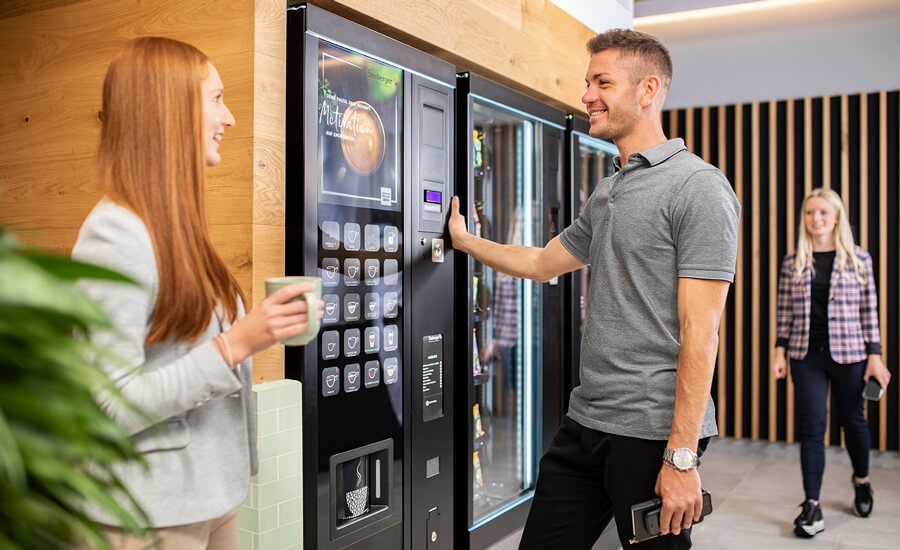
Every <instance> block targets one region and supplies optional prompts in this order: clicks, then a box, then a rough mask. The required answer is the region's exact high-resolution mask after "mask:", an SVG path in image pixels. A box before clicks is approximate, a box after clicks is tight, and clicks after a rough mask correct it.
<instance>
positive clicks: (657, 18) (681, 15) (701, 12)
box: [634, 0, 825, 28]
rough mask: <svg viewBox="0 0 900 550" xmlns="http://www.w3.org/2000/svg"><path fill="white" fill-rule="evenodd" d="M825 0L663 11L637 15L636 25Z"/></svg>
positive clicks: (768, 1)
mask: <svg viewBox="0 0 900 550" xmlns="http://www.w3.org/2000/svg"><path fill="white" fill-rule="evenodd" d="M823 1H825V0H757V1H755V2H745V3H742V4H732V5H728V6H716V7H714V8H701V9H696V10H687V11H679V12H674V13H661V14H658V15H647V16H644V17H635V18H634V26H635V28H637V27H647V26H652V25H662V24H665V23H678V22H681V21H689V20H691V19H702V18H705V17H719V16H723V15H736V14H741V13H747V12H752V11H760V10H768V9H774V8H783V7H787V6H794V5H801V4H816V3H821V2H823Z"/></svg>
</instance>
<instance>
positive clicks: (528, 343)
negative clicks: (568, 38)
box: [456, 74, 565, 548]
mask: <svg viewBox="0 0 900 550" xmlns="http://www.w3.org/2000/svg"><path fill="white" fill-rule="evenodd" d="M457 115H458V120H459V122H458V123H457V139H458V151H459V154H458V156H457V158H458V162H459V164H458V170H457V171H458V173H459V174H460V176H459V177H460V183H459V186H458V187H459V189H458V193H459V195H460V199H461V202H460V204H461V209H463V210H464V214H465V215H466V220H467V222H468V225H469V231H470V232H471V233H474V234H476V235H479V236H481V237H484V238H487V239H490V240H493V241H497V242H502V243H507V244H518V245H524V246H543V245H545V244H546V243H547V242H549V241H550V239H552V238H553V237H554V236H555V235H557V234H558V233H559V231H560V230H561V227H560V223H561V221H562V215H563V214H564V211H563V140H564V137H565V114H564V113H563V112H562V111H559V110H557V109H554V108H551V107H549V106H547V105H545V104H543V103H540V102H538V101H536V100H534V99H532V98H530V97H527V96H525V95H523V94H520V93H518V92H515V91H513V90H511V89H509V88H506V87H504V86H501V85H499V84H496V83H494V82H491V81H490V80H487V79H485V78H481V77H479V76H477V75H472V74H463V75H460V77H459V80H458V85H457ZM456 270H457V284H456V292H457V293H458V294H459V298H458V299H457V302H458V303H463V304H464V305H465V307H464V308H460V309H458V310H457V311H458V317H459V322H458V324H457V339H458V340H457V348H458V349H459V352H458V353H459V354H460V355H461V357H459V358H458V359H457V363H458V364H459V365H460V367H461V368H459V369H458V370H457V372H456V382H457V384H456V387H457V388H458V394H457V402H458V403H459V410H458V412H457V427H458V429H457V445H456V447H457V448H456V452H457V456H458V459H457V463H458V465H459V466H458V469H457V478H458V480H459V481H458V483H457V484H456V491H457V503H456V520H457V531H458V534H457V541H458V543H459V547H460V548H486V547H488V546H490V545H491V544H493V543H495V542H497V541H499V540H501V539H503V538H504V537H506V536H508V535H510V534H511V533H514V532H516V531H518V530H520V529H522V527H523V526H524V523H525V518H526V516H527V513H528V510H529V509H530V505H531V498H532V495H533V492H534V484H535V481H536V479H537V466H538V461H539V459H540V456H541V454H542V453H543V452H544V450H545V449H546V448H547V446H548V445H549V442H550V438H552V437H553V435H554V433H555V432H556V430H557V428H558V426H559V423H560V422H561V420H562V416H563V414H564V413H565V410H564V408H563V407H564V406H563V402H564V389H565V388H564V386H563V371H564V369H563V354H564V349H565V344H564V342H565V336H564V332H563V324H564V323H563V312H564V302H565V295H564V293H563V290H562V289H563V285H562V283H561V280H553V281H550V282H549V283H545V284H541V283H538V282H535V281H530V280H523V279H518V278H514V277H511V276H509V275H506V274H503V273H500V272H497V271H495V270H493V269H491V268H490V267H489V266H487V265H484V264H482V263H480V262H477V261H475V260H474V259H472V258H469V257H466V256H460V257H459V258H457V266H456Z"/></svg>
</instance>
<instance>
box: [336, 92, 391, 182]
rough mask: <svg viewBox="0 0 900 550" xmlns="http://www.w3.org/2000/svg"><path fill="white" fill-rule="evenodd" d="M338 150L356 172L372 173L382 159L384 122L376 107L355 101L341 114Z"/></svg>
mask: <svg viewBox="0 0 900 550" xmlns="http://www.w3.org/2000/svg"><path fill="white" fill-rule="evenodd" d="M341 150H342V152H343V153H344V159H346V161H347V164H349V165H350V167H351V168H353V170H355V171H356V172H357V173H359V174H363V175H365V174H371V173H372V172H374V171H375V170H378V167H379V166H381V161H382V160H383V159H384V125H383V124H382V122H381V117H379V116H378V112H377V111H375V108H374V107H372V106H371V105H369V104H368V103H366V102H365V101H354V102H353V103H351V104H350V105H349V106H348V107H347V110H346V111H344V116H343V117H342V118H341Z"/></svg>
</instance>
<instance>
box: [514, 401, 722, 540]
mask: <svg viewBox="0 0 900 550" xmlns="http://www.w3.org/2000/svg"><path fill="white" fill-rule="evenodd" d="M708 443H709V438H706V439H703V440H702V441H701V442H700V452H702V451H703V449H705V448H706V445H707V444H708ZM665 446H666V442H665V441H648V440H645V439H636V438H633V437H625V436H620V435H612V434H607V433H603V432H598V431H596V430H591V429H589V428H585V427H583V426H581V425H580V424H578V423H576V422H575V421H574V420H571V419H570V418H569V417H565V418H564V419H563V422H562V425H561V426H560V428H559V431H558V432H557V433H556V436H555V437H554V438H553V442H552V443H551V444H550V449H548V450H547V454H545V455H544V457H543V458H542V459H541V465H540V470H539V472H538V480H537V487H536V489H535V494H534V500H533V501H532V503H531V511H530V512H529V513H528V520H527V521H526V522H525V531H524V533H523V534H522V542H521V543H520V544H519V549H520V550H524V549H532V548H541V549H545V548H563V549H565V550H579V549H584V550H589V549H590V548H591V547H592V546H593V545H594V543H595V542H596V541H597V539H598V538H599V537H600V534H601V533H602V532H603V529H604V528H605V527H606V525H607V524H608V523H609V520H610V519H612V518H613V516H615V518H616V527H617V528H618V531H619V540H620V541H621V542H622V547H623V548H629V549H630V548H641V549H663V548H665V549H667V550H671V549H681V548H690V547H691V532H690V529H682V530H681V533H680V534H679V535H678V536H675V535H671V534H670V535H667V536H664V537H657V538H655V539H651V540H648V541H646V542H643V543H641V544H640V545H634V544H629V543H628V541H629V539H631V537H632V534H633V533H632V528H631V505H632V504H637V503H639V502H643V501H645V500H649V499H651V498H653V497H655V496H656V494H655V493H654V492H653V489H654V486H655V485H656V476H657V475H658V474H659V469H660V468H661V467H662V452H663V449H664V448H665Z"/></svg>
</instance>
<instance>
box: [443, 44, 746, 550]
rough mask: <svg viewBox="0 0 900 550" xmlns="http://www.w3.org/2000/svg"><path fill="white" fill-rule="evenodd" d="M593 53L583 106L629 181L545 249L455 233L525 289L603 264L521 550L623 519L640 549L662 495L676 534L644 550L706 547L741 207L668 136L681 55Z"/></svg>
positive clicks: (608, 188)
mask: <svg viewBox="0 0 900 550" xmlns="http://www.w3.org/2000/svg"><path fill="white" fill-rule="evenodd" d="M588 49H589V50H590V52H591V59H590V63H589V65H588V70H587V75H586V78H585V81H586V83H587V91H586V92H585V94H584V96H583V97H582V99H581V100H582V102H584V104H585V105H586V107H587V112H588V114H589V115H590V124H591V129H590V133H591V135H592V136H594V137H598V138H602V139H607V140H612V141H613V142H615V144H616V146H617V147H618V150H619V157H618V158H617V160H616V165H617V168H619V171H618V172H617V173H616V174H615V175H613V176H610V177H608V178H605V179H603V180H602V181H601V182H600V183H599V184H598V186H597V189H596V190H595V192H594V193H593V195H591V197H590V199H589V201H588V203H587V204H586V206H585V208H584V210H583V211H582V212H581V214H580V216H579V218H578V219H577V220H576V221H575V222H574V223H573V224H572V225H571V226H569V227H568V228H566V229H565V231H563V232H562V233H561V234H560V235H559V236H557V237H554V238H553V240H551V241H550V242H549V243H548V244H547V245H546V246H545V247H543V248H536V247H522V246H514V245H501V244H497V243H494V242H491V241H488V240H485V239H481V238H479V237H476V236H474V235H471V234H469V233H468V232H467V231H466V225H465V220H464V218H463V217H462V216H461V215H460V214H459V201H458V199H457V198H456V197H454V198H453V202H452V207H451V216H450V222H449V223H450V227H449V228H450V235H451V238H452V241H453V247H454V248H456V249H457V250H460V251H463V252H466V253H468V254H469V255H471V256H473V257H474V258H476V259H477V260H478V261H480V262H483V263H485V264H487V265H489V266H491V267H493V268H494V269H497V270H499V271H502V272H505V273H508V274H510V275H514V276H517V277H527V278H530V279H535V280H538V281H548V280H550V279H552V278H553V277H556V276H558V275H561V274H563V273H567V272H569V271H573V270H575V269H579V268H582V267H584V266H586V265H590V266H591V280H590V287H589V297H588V305H587V318H586V324H585V330H584V337H583V342H582V354H581V356H582V359H581V381H582V383H581V386H579V387H577V388H575V389H574V390H573V391H572V398H571V401H570V406H569V412H568V415H567V418H565V419H564V421H563V424H562V426H561V427H560V429H559V431H558V432H557V434H556V436H555V438H554V440H553V442H552V443H551V446H550V449H549V450H548V451H547V454H545V455H544V457H543V458H542V460H541V464H540V470H539V475H538V480H537V487H536V490H535V496H534V500H533V502H532V506H531V512H530V514H529V517H528V521H527V522H526V525H525V531H524V533H523V537H522V542H521V546H520V548H566V549H567V550H572V549H576V548H584V549H588V548H590V547H591V546H592V545H593V544H594V542H595V541H596V539H597V538H598V537H599V535H600V533H601V532H602V531H603V528H604V527H605V526H606V525H607V524H608V523H609V520H610V519H611V518H612V517H613V516H615V519H616V524H617V526H618V531H619V538H620V540H621V541H622V544H623V546H624V547H626V548H630V547H631V546H630V545H629V544H628V540H629V539H630V538H631V534H632V533H631V523H632V522H631V515H630V510H631V505H633V504H636V503H638V502H642V501H644V500H647V499H650V498H653V497H654V496H655V495H659V496H661V497H662V499H663V507H662V511H661V514H660V528H661V530H662V533H663V534H664V536H662V537H658V538H656V539H652V540H649V541H647V542H645V543H642V544H640V545H639V547H640V548H690V546H691V541H690V527H691V524H692V523H693V522H695V521H697V519H699V517H700V512H701V510H702V497H701V492H700V491H701V483H700V475H699V473H698V471H697V465H698V464H699V462H698V459H697V455H698V454H700V453H702V451H703V449H704V448H705V447H706V444H707V443H708V441H709V438H710V437H711V436H713V435H715V434H716V425H715V412H714V410H713V404H712V399H711V398H710V395H709V391H710V386H711V383H712V375H713V369H714V365H715V358H716V352H717V348H718V327H719V319H720V317H721V313H722V309H723V307H724V304H725V298H726V295H727V293H728V286H729V284H730V283H731V281H732V279H733V277H734V265H735V260H736V255H737V229H738V221H739V217H740V205H739V204H738V202H737V199H736V198H735V196H734V193H733V191H732V189H731V186H730V185H729V184H728V182H727V181H726V179H725V177H724V176H723V175H722V173H721V172H719V171H718V170H717V169H716V168H714V167H713V166H710V165H709V164H706V163H705V162H703V161H702V160H700V159H699V158H697V157H696V156H694V155H692V154H691V153H689V152H687V151H686V150H685V148H684V143H683V142H682V140H680V139H673V140H667V139H666V137H665V135H664V134H663V131H662V125H661V112H662V107H663V101H664V100H665V95H666V92H667V91H668V87H669V83H670V81H671V78H672V62H671V58H670V57H669V53H668V50H667V49H666V48H665V46H663V45H662V44H661V43H660V42H659V41H657V40H656V39H655V38H653V37H652V36H650V35H647V34H644V33H639V32H634V31H630V30H613V31H609V32H606V33H602V34H599V35H597V36H596V37H594V38H593V39H591V40H590V41H589V42H588ZM676 373H677V377H676ZM664 451H665V452H664Z"/></svg>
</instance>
